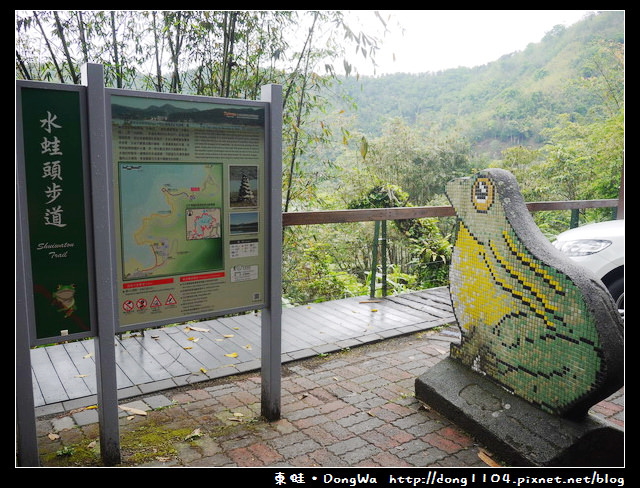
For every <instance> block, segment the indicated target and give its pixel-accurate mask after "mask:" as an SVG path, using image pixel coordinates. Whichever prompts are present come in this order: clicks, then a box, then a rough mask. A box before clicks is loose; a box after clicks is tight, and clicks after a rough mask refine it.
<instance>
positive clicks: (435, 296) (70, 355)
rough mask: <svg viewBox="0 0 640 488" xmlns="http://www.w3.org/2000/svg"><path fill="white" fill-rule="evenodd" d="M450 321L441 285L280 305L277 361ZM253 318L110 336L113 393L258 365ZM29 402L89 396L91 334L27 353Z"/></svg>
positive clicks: (86, 400) (60, 402)
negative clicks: (377, 295) (114, 375)
mask: <svg viewBox="0 0 640 488" xmlns="http://www.w3.org/2000/svg"><path fill="white" fill-rule="evenodd" d="M454 321H455V318H454V315H453V310H452V308H451V302H450V298H449V292H448V290H447V288H446V287H440V288H432V289H429V290H423V291H419V292H412V293H406V294H401V295H398V296H393V297H386V298H384V299H376V300H369V299H368V298H366V297H357V298H347V299H342V300H334V301H331V302H324V303H313V304H310V305H304V306H298V307H294V308H285V309H284V310H283V313H282V362H283V363H286V362H289V361H294V360H298V359H303V358H307V357H312V356H317V355H319V354H324V353H330V352H334V351H339V350H342V349H345V348H350V347H356V346H359V345H363V344H366V343H370V342H376V341H379V340H382V339H385V338H389V337H394V336H398V335H404V334H410V333H413V332H418V331H421V330H427V329H430V328H433V327H437V326H441V325H445V324H450V323H452V322H454ZM260 356H261V351H260V316H259V314H258V313H256V314H248V315H240V316H235V317H225V318H220V319H215V320H210V321H206V322H198V323H194V324H192V327H190V326H189V325H181V326H172V327H163V328H158V329H149V330H146V331H145V332H144V333H139V332H138V333H127V334H124V335H123V336H122V337H117V338H116V362H117V368H118V370H117V381H118V395H119V397H120V398H129V397H134V396H137V395H141V394H148V393H151V392H154V391H161V390H165V389H169V388H175V387H177V386H184V385H187V384H190V383H196V382H199V381H204V380H209V379H214V378H220V377H223V376H230V375H234V374H237V373H242V372H247V371H254V370H258V369H260ZM31 363H32V364H31V366H32V376H33V385H34V400H35V406H36V407H43V408H45V409H47V408H49V409H50V410H55V409H56V407H57V408H63V409H70V408H74V407H79V406H86V405H90V404H92V403H95V401H96V369H95V362H94V341H93V339H89V340H84V341H76V342H70V343H67V344H57V345H54V346H49V347H40V348H35V349H32V350H31Z"/></svg>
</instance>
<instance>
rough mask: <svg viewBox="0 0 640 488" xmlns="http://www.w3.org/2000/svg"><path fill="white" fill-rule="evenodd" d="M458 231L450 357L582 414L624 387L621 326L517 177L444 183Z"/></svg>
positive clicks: (543, 404) (536, 399) (596, 283)
mask: <svg viewBox="0 0 640 488" xmlns="http://www.w3.org/2000/svg"><path fill="white" fill-rule="evenodd" d="M446 193H447V197H448V198H449V200H450V201H451V203H452V205H453V207H454V208H455V211H456V215H457V231H456V239H455V245H454V251H453V254H452V258H451V267H450V272H449V273H450V275H449V281H450V285H449V289H450V293H451V299H452V304H453V308H454V312H455V315H456V319H457V322H458V326H459V327H460V331H461V337H462V339H461V342H460V344H454V345H452V347H451V357H452V358H453V359H455V360H458V361H460V362H461V363H462V364H464V365H466V366H467V367H469V368H471V369H472V370H474V371H476V372H479V373H481V374H482V375H484V376H487V377H488V378H490V379H491V380H493V381H494V382H496V383H498V384H500V385H501V386H503V387H505V388H506V389H507V390H509V391H511V392H512V393H514V394H516V395H518V396H519V397H521V398H523V399H525V400H527V401H528V402H530V403H532V404H534V405H536V406H538V407H539V408H541V409H542V410H545V411H547V412H549V413H553V414H556V415H562V416H567V417H574V416H582V415H584V414H585V413H586V412H587V410H588V408H590V407H591V406H592V405H593V404H595V403H597V402H598V401H601V400H603V399H605V398H606V397H607V396H609V395H611V394H612V393H614V392H615V391H617V390H618V389H619V388H620V387H621V386H622V385H623V357H624V342H623V324H622V320H621V318H620V315H619V314H618V313H617V310H616V307H615V304H614V303H613V300H612V298H611V296H610V295H609V293H608V291H607V290H606V288H605V287H604V285H603V284H602V283H601V282H600V280H598V279H597V278H596V277H595V276H593V275H592V274H591V273H590V272H589V271H588V270H585V269H582V268H579V267H578V265H576V264H575V263H573V262H571V261H570V260H569V259H568V258H567V257H566V256H564V255H562V254H561V253H560V252H559V251H557V250H556V249H555V248H554V247H553V246H552V245H551V243H550V242H549V240H548V239H547V238H546V237H545V236H544V235H543V234H542V232H540V230H539V229H538V227H537V226H536V224H535V222H534V221H533V218H532V217H531V214H530V213H529V210H528V209H527V207H526V205H525V203H524V200H523V198H522V195H521V193H520V190H519V188H518V185H517V182H516V179H515V177H514V176H513V175H512V174H511V173H509V172H508V171H505V170H501V169H488V170H484V171H481V172H479V173H477V174H476V175H474V176H472V177H469V178H459V179H456V180H452V181H450V182H449V183H448V184H447V189H446Z"/></svg>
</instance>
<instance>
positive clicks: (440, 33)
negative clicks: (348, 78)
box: [350, 10, 591, 75]
mask: <svg viewBox="0 0 640 488" xmlns="http://www.w3.org/2000/svg"><path fill="white" fill-rule="evenodd" d="M589 12H591V11H589V10H380V11H379V13H380V16H381V17H382V18H383V19H384V20H385V21H387V20H388V27H389V30H390V31H391V32H390V33H387V35H386V36H385V37H382V49H380V51H379V52H378V54H377V55H376V56H375V60H376V62H377V64H378V68H377V70H376V73H375V74H387V73H397V72H405V73H425V72H429V71H432V72H434V71H440V70H445V69H449V68H457V67H460V66H465V67H474V66H479V65H483V64H486V63H488V62H491V61H495V60H497V59H498V58H500V57H501V56H503V55H505V54H509V53H512V52H515V51H522V50H524V49H525V48H526V47H527V45H528V44H530V43H532V42H533V43H535V42H540V41H541V40H542V38H543V37H544V35H545V34H546V33H547V32H549V31H550V30H551V29H552V28H553V27H554V26H556V25H558V24H562V25H564V26H570V25H572V24H574V23H576V22H578V21H579V20H581V19H582V18H583V17H584V16H585V15H586V14H587V13H589ZM350 15H352V16H354V17H357V18H358V19H359V22H360V25H361V26H362V28H363V30H364V31H365V32H367V33H372V27H374V28H375V30H374V31H373V32H375V34H376V35H377V37H379V38H381V36H382V28H381V24H380V21H379V20H378V19H376V18H375V14H374V11H373V10H354V11H352V12H351V13H350ZM398 24H400V26H401V27H402V28H403V29H404V33H402V32H400V28H399V27H398ZM356 25H357V24H356ZM394 59H395V60H394ZM350 61H354V64H358V71H359V72H360V74H363V75H372V74H374V73H373V68H372V67H371V65H370V63H364V64H361V63H355V60H354V59H353V58H350Z"/></svg>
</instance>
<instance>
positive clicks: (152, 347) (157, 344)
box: [134, 330, 190, 377]
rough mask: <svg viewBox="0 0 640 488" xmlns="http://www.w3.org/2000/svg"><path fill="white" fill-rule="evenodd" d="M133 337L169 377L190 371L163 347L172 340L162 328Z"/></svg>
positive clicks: (172, 342)
mask: <svg viewBox="0 0 640 488" xmlns="http://www.w3.org/2000/svg"><path fill="white" fill-rule="evenodd" d="M134 339H135V340H136V341H138V342H139V343H140V345H141V347H143V348H144V349H145V350H146V351H147V353H148V354H150V355H152V356H153V357H154V358H155V360H156V361H157V362H158V364H159V367H161V368H162V369H164V370H165V371H166V372H167V373H168V374H169V375H170V377H176V376H182V375H185V374H189V373H190V371H189V370H187V368H185V367H184V365H183V364H181V363H180V362H179V361H178V360H177V358H176V356H174V355H173V354H172V352H171V351H169V350H168V349H167V348H166V347H165V345H167V343H170V344H174V341H172V340H171V339H170V338H168V337H167V334H166V332H164V331H163V330H154V331H150V332H146V333H145V334H144V336H138V337H135V338H134Z"/></svg>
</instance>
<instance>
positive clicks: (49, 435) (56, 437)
mask: <svg viewBox="0 0 640 488" xmlns="http://www.w3.org/2000/svg"><path fill="white" fill-rule="evenodd" d="M47 437H48V438H49V439H51V440H52V441H57V440H58V439H60V436H59V435H58V434H54V433H53V432H49V433H48V434H47Z"/></svg>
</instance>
